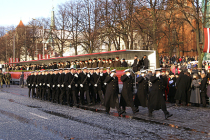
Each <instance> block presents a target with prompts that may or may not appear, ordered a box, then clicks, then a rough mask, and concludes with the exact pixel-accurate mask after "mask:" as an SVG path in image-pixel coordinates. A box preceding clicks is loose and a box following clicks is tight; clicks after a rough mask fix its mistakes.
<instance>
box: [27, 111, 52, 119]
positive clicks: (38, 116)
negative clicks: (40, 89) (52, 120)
mask: <svg viewBox="0 0 210 140" xmlns="http://www.w3.org/2000/svg"><path fill="white" fill-rule="evenodd" d="M29 113H30V114H32V115H34V116H37V117H40V118H42V119H46V120H47V119H48V118H46V117H43V116H40V115H37V114H34V113H31V112H29Z"/></svg>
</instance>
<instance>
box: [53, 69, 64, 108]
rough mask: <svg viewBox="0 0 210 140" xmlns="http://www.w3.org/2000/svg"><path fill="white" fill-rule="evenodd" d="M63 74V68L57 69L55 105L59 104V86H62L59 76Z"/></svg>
mask: <svg viewBox="0 0 210 140" xmlns="http://www.w3.org/2000/svg"><path fill="white" fill-rule="evenodd" d="M62 73H63V68H59V73H58V74H57V75H58V82H57V89H56V95H55V99H56V101H57V103H58V104H59V96H60V94H61V84H62V77H61V74H62Z"/></svg>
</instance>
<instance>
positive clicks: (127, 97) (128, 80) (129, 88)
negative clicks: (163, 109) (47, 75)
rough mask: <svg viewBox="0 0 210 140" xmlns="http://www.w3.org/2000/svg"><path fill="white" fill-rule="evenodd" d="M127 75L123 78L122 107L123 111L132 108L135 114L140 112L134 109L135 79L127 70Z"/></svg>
mask: <svg viewBox="0 0 210 140" xmlns="http://www.w3.org/2000/svg"><path fill="white" fill-rule="evenodd" d="M124 72H125V74H124V75H122V76H121V81H122V82H123V88H122V93H121V99H120V105H121V106H122V110H123V111H125V107H126V106H129V107H131V109H132V111H133V113H136V112H138V111H139V110H138V109H137V108H136V107H134V102H133V77H132V76H131V74H130V70H129V69H126V70H125V71H124Z"/></svg>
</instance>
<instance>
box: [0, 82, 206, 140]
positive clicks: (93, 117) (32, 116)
mask: <svg viewBox="0 0 210 140" xmlns="http://www.w3.org/2000/svg"><path fill="white" fill-rule="evenodd" d="M27 91H28V90H27V88H20V87H19V86H17V85H11V87H10V88H5V87H4V88H3V89H1V91H0V140H13V139H14V140H25V139H26V140H29V139H31V140H33V139H34V140H39V139H44V140H47V139H55V140H60V139H61V140H62V139H76V140H77V139H78V140H81V139H85V140H89V139H94V140H95V139H100V140H101V139H106V140H107V139H123V140H124V139H128V140H130V139H146V140H148V139H149V140H150V139H151V140H153V139H154V140H157V139H171V140H174V139H185V140H186V139H190V140H192V139H196V140H201V139H204V140H206V139H210V108H202V107H176V106H174V105H173V104H167V107H168V111H169V112H170V113H172V114H173V116H172V117H171V118H170V119H168V120H165V119H164V115H163V112H162V111H161V110H159V111H155V112H154V117H153V118H149V117H147V115H148V111H147V108H142V107H139V109H140V112H138V113H136V114H135V115H133V114H132V111H131V109H130V108H127V109H126V110H127V113H126V114H124V115H122V116H121V117H118V115H117V113H116V110H115V109H111V115H106V114H105V108H104V107H102V106H99V105H96V106H91V107H86V106H82V107H80V108H73V107H68V106H65V105H63V106H62V105H58V104H55V103H50V102H47V101H41V100H37V99H32V98H28V97H27Z"/></svg>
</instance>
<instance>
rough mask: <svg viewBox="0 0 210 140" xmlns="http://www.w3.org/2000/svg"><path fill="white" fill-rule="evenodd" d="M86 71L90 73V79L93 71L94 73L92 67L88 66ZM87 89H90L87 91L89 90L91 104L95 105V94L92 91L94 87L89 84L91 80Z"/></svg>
mask: <svg viewBox="0 0 210 140" xmlns="http://www.w3.org/2000/svg"><path fill="white" fill-rule="evenodd" d="M88 73H89V74H90V80H91V79H92V76H93V73H94V69H93V68H88ZM89 90H90V91H89V92H90V97H91V99H92V102H93V105H95V98H96V95H95V92H94V87H93V85H92V84H91V82H90V83H89Z"/></svg>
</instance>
